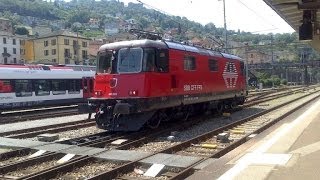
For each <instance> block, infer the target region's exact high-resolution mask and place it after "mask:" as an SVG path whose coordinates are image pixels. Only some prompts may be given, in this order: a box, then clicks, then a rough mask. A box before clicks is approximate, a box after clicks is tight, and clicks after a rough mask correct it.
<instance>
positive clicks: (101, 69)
mask: <svg viewBox="0 0 320 180" xmlns="http://www.w3.org/2000/svg"><path fill="white" fill-rule="evenodd" d="M113 59H114V56H113V53H112V51H107V52H101V53H99V54H98V59H97V73H111V67H112V60H113Z"/></svg>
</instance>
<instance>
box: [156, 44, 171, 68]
mask: <svg viewBox="0 0 320 180" xmlns="http://www.w3.org/2000/svg"><path fill="white" fill-rule="evenodd" d="M168 54H169V53H168V50H167V49H160V50H158V51H157V57H156V62H155V65H156V67H157V70H158V72H169V57H168V56H169V55H168Z"/></svg>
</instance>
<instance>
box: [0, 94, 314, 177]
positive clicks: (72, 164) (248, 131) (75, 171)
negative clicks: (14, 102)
mask: <svg viewBox="0 0 320 180" xmlns="http://www.w3.org/2000/svg"><path fill="white" fill-rule="evenodd" d="M306 97H308V95H304V96H301V97H299V98H297V99H295V100H296V101H298V100H301V99H303V98H306ZM311 99H314V98H311ZM309 101H310V100H308V101H305V102H304V103H303V104H302V105H300V106H297V107H295V108H292V109H291V110H290V111H289V112H288V111H287V112H286V113H284V114H283V115H281V116H280V117H277V118H275V119H269V120H265V121H263V125H261V122H262V121H259V120H258V119H257V117H259V116H263V115H265V114H267V113H271V112H272V111H274V110H277V109H280V108H283V107H284V106H287V107H288V106H289V105H290V103H292V102H286V103H282V104H281V105H277V106H274V107H272V108H270V109H267V110H265V111H262V112H259V113H256V114H254V115H251V116H250V117H247V118H243V119H241V120H238V121H236V122H232V123H230V124H228V125H225V126H222V127H219V128H216V129H214V130H212V131H210V132H207V133H205V134H202V135H199V136H197V137H194V138H191V139H189V140H185V141H183V142H175V143H171V142H169V143H168V144H169V145H166V146H164V147H163V148H161V149H158V150H157V149H156V150H155V151H153V153H152V154H150V155H148V156H144V157H142V158H139V159H137V160H135V161H131V162H122V161H121V162H119V161H110V160H105V159H101V158H96V157H89V156H79V157H76V158H74V159H73V160H70V161H68V162H66V163H64V164H60V165H57V166H53V167H49V168H47V169H45V170H43V171H38V172H36V173H31V174H27V175H23V176H20V178H22V179H43V178H76V177H79V176H80V177H84V178H89V179H112V178H116V179H139V177H140V178H142V175H139V174H138V173H137V171H138V170H140V171H141V170H144V169H148V168H149V167H150V166H151V165H148V164H145V163H141V161H143V160H145V159H146V158H148V157H151V156H154V155H157V154H159V153H166V154H180V155H190V152H196V153H195V154H191V155H193V156H194V155H197V156H199V157H201V159H200V160H198V161H197V162H196V163H194V164H193V165H191V166H189V167H187V168H184V169H182V168H173V167H166V168H165V170H164V171H163V172H162V173H161V175H160V176H159V177H157V178H156V179H166V178H169V179H170V178H171V179H182V178H184V177H186V176H188V175H189V174H190V173H192V172H194V171H195V169H194V167H195V166H196V165H197V164H200V163H201V162H203V161H205V160H207V159H209V158H212V157H215V158H219V157H221V156H222V155H224V154H226V153H227V152H229V151H231V150H232V149H234V148H236V147H237V146H239V145H240V144H242V143H244V142H245V141H247V139H248V138H249V136H250V135H252V134H257V133H259V132H261V131H263V130H264V129H266V128H268V127H269V126H271V125H272V124H274V123H276V122H277V121H279V120H281V119H282V118H284V117H285V116H286V115H288V114H290V113H292V112H293V111H295V110H297V109H298V108H300V107H301V106H303V105H305V104H307V103H308V102H309ZM222 132H230V136H229V138H228V139H229V140H228V141H224V142H221V141H220V140H217V135H218V134H219V133H222ZM243 132H245V133H243ZM164 133H169V132H164ZM160 134H161V133H160ZM158 135H159V134H158ZM131 136H133V135H132V134H131ZM119 137H121V136H118V137H115V138H119ZM156 137H157V135H152V134H151V135H149V136H145V138H144V139H143V138H142V137H141V138H140V139H136V138H133V139H136V140H135V141H131V142H129V143H128V144H121V145H120V146H118V147H113V149H133V150H134V149H135V148H136V147H140V146H141V144H147V143H150V142H151V141H152V140H153V139H155V138H156ZM165 137H167V135H165ZM107 139H109V140H111V137H108V138H107ZM96 143H99V142H96ZM151 143H152V142H151ZM199 143H205V144H213V143H215V144H214V145H215V146H216V148H214V149H210V150H209V151H207V149H203V148H201V147H200V148H199V147H195V146H194V144H199ZM93 144H94V143H92V141H88V142H86V143H83V144H82V145H87V146H95V145H93ZM79 145H81V143H80V144H79ZM101 145H102V144H101V143H100V146H101ZM104 146H106V144H105V145H104ZM107 146H108V144H107ZM106 150H109V149H108V148H107V149H106ZM49 155H50V154H49ZM41 157H42V156H40V157H39V158H40V159H41ZM43 158H44V157H43ZM48 161H50V160H48ZM0 162H1V161H0ZM42 162H43V161H42V160H41V161H40V160H39V161H38V165H39V163H42ZM50 162H51V161H50ZM11 166H12V164H11ZM16 166H17V165H16ZM26 167H30V166H26ZM1 168H2V167H0V172H2V171H1ZM7 168H9V167H7ZM9 169H10V168H9ZM20 169H21V168H20ZM31 169H32V168H31ZM101 169H105V170H101ZM85 170H86V172H87V173H86V174H83V172H84V171H85ZM106 171H107V172H106ZM134 171H135V172H134ZM3 172H7V173H2V174H5V175H6V176H5V178H8V175H10V174H8V172H11V171H9V170H7V171H3ZM57 174H59V176H58V177H57ZM9 177H10V176H9ZM14 177H16V176H14Z"/></svg>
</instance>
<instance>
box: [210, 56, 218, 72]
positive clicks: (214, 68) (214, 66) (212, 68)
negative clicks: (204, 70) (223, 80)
mask: <svg viewBox="0 0 320 180" xmlns="http://www.w3.org/2000/svg"><path fill="white" fill-rule="evenodd" d="M209 70H210V71H218V61H217V60H215V59H209Z"/></svg>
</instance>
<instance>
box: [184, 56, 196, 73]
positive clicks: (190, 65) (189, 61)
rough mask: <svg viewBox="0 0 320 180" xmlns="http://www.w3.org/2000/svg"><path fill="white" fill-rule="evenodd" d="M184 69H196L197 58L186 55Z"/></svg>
mask: <svg viewBox="0 0 320 180" xmlns="http://www.w3.org/2000/svg"><path fill="white" fill-rule="evenodd" d="M184 70H187V71H193V70H196V58H195V57H193V56H185V57H184Z"/></svg>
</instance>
